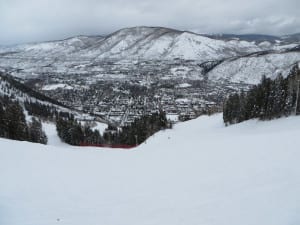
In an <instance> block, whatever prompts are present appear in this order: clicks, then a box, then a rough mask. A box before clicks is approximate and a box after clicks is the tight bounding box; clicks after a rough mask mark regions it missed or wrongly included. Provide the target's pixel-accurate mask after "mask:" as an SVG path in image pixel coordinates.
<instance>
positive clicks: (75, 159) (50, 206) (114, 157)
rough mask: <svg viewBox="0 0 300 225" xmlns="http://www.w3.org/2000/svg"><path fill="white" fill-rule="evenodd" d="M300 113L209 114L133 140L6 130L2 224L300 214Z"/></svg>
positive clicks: (182, 221)
mask: <svg viewBox="0 0 300 225" xmlns="http://www.w3.org/2000/svg"><path fill="white" fill-rule="evenodd" d="M299 136H300V117H289V118H283V119H278V120H274V121H268V122H261V121H257V120H251V121H248V122H244V123H241V124H238V125H233V126H229V127H224V125H223V123H222V115H221V114H218V115H214V116H211V117H208V116H202V117H200V118H198V119H196V120H192V121H188V122H185V123H181V124H178V125H176V126H175V128H174V129H173V130H167V131H163V132H159V133H157V134H155V135H154V137H151V138H150V139H149V140H147V142H146V143H145V144H142V145H141V146H139V147H138V148H136V149H133V150H116V149H114V150H107V149H100V148H99V149H97V148H80V147H77V148H76V147H70V146H68V147H61V146H60V147H59V146H50V145H48V146H43V145H39V144H31V143H28V142H17V141H11V140H5V139H0V224H1V225H53V224H61V225H102V224H103V225H202V224H203V225H297V224H300V147H299Z"/></svg>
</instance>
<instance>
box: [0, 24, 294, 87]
mask: <svg viewBox="0 0 300 225" xmlns="http://www.w3.org/2000/svg"><path fill="white" fill-rule="evenodd" d="M298 37H299V35H297V34H294V35H286V36H282V37H275V36H267V35H199V34H195V33H191V32H187V31H178V30H173V29H168V28H161V27H133V28H126V29H122V30H119V31H117V32H115V33H112V34H110V35H108V36H77V37H72V38H68V39H65V40H60V41H52V42H51V41H49V42H43V43H33V44H24V45H18V46H12V47H2V48H0V70H2V71H7V72H9V73H11V74H13V75H14V76H18V77H21V78H23V79H29V78H32V77H33V78H34V77H38V76H48V75H49V74H82V75H91V74H92V75H99V76H103V77H104V79H105V77H109V76H110V74H118V73H119V75H120V76H124V71H123V70H124V68H126V70H125V74H128V73H130V74H138V73H140V71H139V68H138V67H137V66H136V63H137V62H146V63H147V62H150V64H152V66H153V65H154V67H152V68H150V67H149V69H148V70H157V69H158V70H161V71H162V70H164V67H165V66H164V65H165V64H172V63H173V62H175V63H173V64H174V65H175V67H173V66H172V68H170V71H176V70H178V69H179V70H180V68H181V65H179V66H178V64H188V62H191V63H190V65H184V66H185V67H187V68H190V69H189V71H193V73H191V74H186V75H185V77H187V78H189V76H192V77H195V76H198V77H200V78H199V79H203V78H202V77H201V76H200V75H204V76H207V77H208V78H209V79H217V80H222V79H223V80H224V79H226V80H230V81H232V82H244V83H249V84H254V83H257V82H258V81H259V80H260V77H261V76H262V75H267V76H276V74H278V73H283V74H286V73H287V72H288V71H289V69H290V65H293V64H295V63H297V62H299V61H300V49H299V46H300V42H299V39H298ZM170 62H171V63H170ZM207 62H215V63H213V64H218V66H217V67H216V68H210V69H209V71H210V73H209V74H206V68H203V67H202V66H201V65H203V64H205V63H207ZM220 62H222V63H220ZM109 64H111V65H113V64H117V65H113V66H109V67H108V66H107V65H109ZM197 64H199V65H200V68H199V67H198V66H196V67H195V65H197ZM197 67H198V68H197ZM120 71H122V72H120ZM128 71H129V72H128ZM166 75H167V76H169V74H165V73H164V74H162V76H166ZM171 76H172V74H171ZM191 79H194V78H191Z"/></svg>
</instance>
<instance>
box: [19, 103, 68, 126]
mask: <svg viewBox="0 0 300 225" xmlns="http://www.w3.org/2000/svg"><path fill="white" fill-rule="evenodd" d="M24 107H25V109H26V111H27V112H28V114H29V115H31V116H37V117H39V118H41V119H43V120H49V121H55V119H56V118H58V117H65V118H69V117H74V115H72V114H71V113H68V112H61V111H57V109H56V108H55V107H54V106H51V105H47V104H42V103H40V102H37V101H35V102H32V101H25V102H24Z"/></svg>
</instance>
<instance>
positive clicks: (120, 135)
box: [103, 112, 172, 145]
mask: <svg viewBox="0 0 300 225" xmlns="http://www.w3.org/2000/svg"><path fill="white" fill-rule="evenodd" d="M171 127H172V124H171V123H170V122H169V121H168V120H167V117H166V114H165V113H164V112H159V113H153V114H151V115H144V116H142V117H141V118H138V119H135V120H134V122H133V123H131V124H130V125H129V126H124V127H122V128H120V129H117V128H114V127H112V126H110V127H108V128H107V129H106V131H105V132H104V135H103V138H104V140H105V143H107V144H117V145H136V144H137V145H138V144H141V143H142V142H144V141H145V140H146V139H147V138H148V137H150V136H151V135H153V134H154V133H156V132H158V131H159V130H162V129H167V128H171Z"/></svg>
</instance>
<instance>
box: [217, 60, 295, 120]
mask: <svg viewBox="0 0 300 225" xmlns="http://www.w3.org/2000/svg"><path fill="white" fill-rule="evenodd" d="M299 82H300V70H299V66H298V64H297V65H295V66H294V67H293V68H292V70H291V71H290V74H289V75H288V76H287V77H286V78H283V77H282V76H281V75H279V76H278V77H277V78H276V79H274V80H272V79H270V78H266V77H263V78H262V81H261V83H260V84H258V85H255V86H253V88H251V89H250V90H249V91H248V92H244V91H241V92H239V93H235V94H233V95H230V96H229V97H228V99H227V100H226V102H225V103H224V107H223V119H224V123H225V124H227V125H228V124H233V123H239V122H242V121H245V120H249V119H253V118H259V119H261V120H270V119H273V118H279V117H281V116H289V115H291V114H294V115H297V114H298V113H299V111H300V109H299V108H300V107H299Z"/></svg>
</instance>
